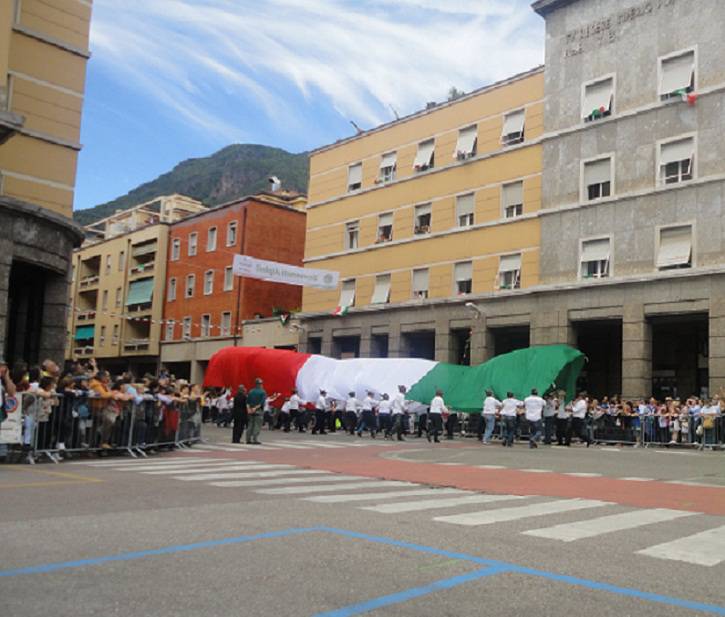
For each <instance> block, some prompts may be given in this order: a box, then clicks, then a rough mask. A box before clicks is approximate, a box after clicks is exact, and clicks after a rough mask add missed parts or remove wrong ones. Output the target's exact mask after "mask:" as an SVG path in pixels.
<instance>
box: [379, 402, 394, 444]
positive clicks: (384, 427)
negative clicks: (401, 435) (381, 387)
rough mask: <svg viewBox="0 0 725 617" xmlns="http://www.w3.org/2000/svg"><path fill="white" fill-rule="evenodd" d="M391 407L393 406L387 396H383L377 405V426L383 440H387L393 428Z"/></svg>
mask: <svg viewBox="0 0 725 617" xmlns="http://www.w3.org/2000/svg"><path fill="white" fill-rule="evenodd" d="M392 406H393V405H392V402H391V401H390V397H389V396H388V394H387V393H385V394H383V398H382V400H381V401H380V402H379V403H378V426H379V430H380V431H382V433H383V436H384V437H385V439H388V438H389V437H390V436H391V430H392V428H393V422H392V417H391V415H390V412H391V411H392Z"/></svg>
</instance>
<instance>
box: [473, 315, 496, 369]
mask: <svg viewBox="0 0 725 617" xmlns="http://www.w3.org/2000/svg"><path fill="white" fill-rule="evenodd" d="M492 357H493V337H492V336H491V335H490V334H489V333H488V328H487V327H486V317H485V316H482V317H480V318H479V319H475V320H474V321H473V323H472V326H471V366H475V365H476V364H481V363H482V362H486V361H487V360H490V359H491V358H492Z"/></svg>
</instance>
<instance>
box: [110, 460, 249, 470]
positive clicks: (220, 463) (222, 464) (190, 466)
mask: <svg viewBox="0 0 725 617" xmlns="http://www.w3.org/2000/svg"><path fill="white" fill-rule="evenodd" d="M260 464H261V463H256V462H254V461H230V460H226V461H217V462H216V463H209V462H206V461H204V462H198V463H185V464H183V465H179V464H177V465H153V464H149V465H136V466H134V467H130V466H128V465H119V466H118V467H108V469H113V471H169V470H172V469H195V468H198V467H205V468H207V469H216V468H218V467H228V466H229V465H247V466H249V465H260Z"/></svg>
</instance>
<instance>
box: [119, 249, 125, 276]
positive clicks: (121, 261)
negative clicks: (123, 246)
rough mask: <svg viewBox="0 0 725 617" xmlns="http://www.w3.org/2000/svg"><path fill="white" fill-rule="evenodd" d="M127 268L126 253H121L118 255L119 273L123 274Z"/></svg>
mask: <svg viewBox="0 0 725 617" xmlns="http://www.w3.org/2000/svg"><path fill="white" fill-rule="evenodd" d="M125 267H126V251H121V252H120V253H119V254H118V271H119V272H123V270H124V268H125Z"/></svg>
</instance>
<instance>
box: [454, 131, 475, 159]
mask: <svg viewBox="0 0 725 617" xmlns="http://www.w3.org/2000/svg"><path fill="white" fill-rule="evenodd" d="M477 137H478V126H469V127H467V128H465V129H461V130H460V131H458V141H457V142H456V150H455V152H454V153H453V158H454V159H455V158H457V157H458V154H459V153H461V154H465V155H471V154H473V150H474V148H475V147H476V138H477Z"/></svg>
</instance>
